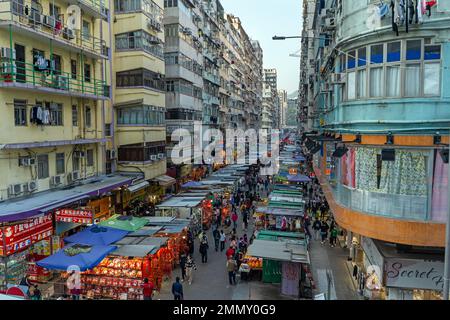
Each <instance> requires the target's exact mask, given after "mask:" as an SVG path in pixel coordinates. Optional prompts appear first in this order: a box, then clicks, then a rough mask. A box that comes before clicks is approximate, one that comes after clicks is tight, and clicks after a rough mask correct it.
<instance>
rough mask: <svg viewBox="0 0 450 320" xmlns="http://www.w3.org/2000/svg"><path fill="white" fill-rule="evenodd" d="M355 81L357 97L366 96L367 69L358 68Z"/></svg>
mask: <svg viewBox="0 0 450 320" xmlns="http://www.w3.org/2000/svg"><path fill="white" fill-rule="evenodd" d="M357 81H358V87H357V94H358V98H364V97H366V96H367V92H366V91H367V89H366V88H367V70H366V69H362V70H358V73H357Z"/></svg>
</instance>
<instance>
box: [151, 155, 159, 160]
mask: <svg viewBox="0 0 450 320" xmlns="http://www.w3.org/2000/svg"><path fill="white" fill-rule="evenodd" d="M157 159H158V157H157V156H156V154H154V155H151V156H150V160H152V161H155V160H157Z"/></svg>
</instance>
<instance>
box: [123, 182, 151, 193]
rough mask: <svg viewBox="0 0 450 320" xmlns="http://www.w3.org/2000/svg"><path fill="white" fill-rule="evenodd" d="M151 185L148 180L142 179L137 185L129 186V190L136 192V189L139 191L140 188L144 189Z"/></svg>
mask: <svg viewBox="0 0 450 320" xmlns="http://www.w3.org/2000/svg"><path fill="white" fill-rule="evenodd" d="M149 185H150V183H149V182H148V181H142V182H139V183H137V184H135V185H132V186H129V187H128V191H130V192H136V191H139V190H142V189H144V188H146V187H148V186H149Z"/></svg>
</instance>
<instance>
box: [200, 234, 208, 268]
mask: <svg viewBox="0 0 450 320" xmlns="http://www.w3.org/2000/svg"><path fill="white" fill-rule="evenodd" d="M208 249H209V245H208V238H206V235H203V238H202V240H201V242H200V247H199V251H200V254H201V255H202V263H207V262H208Z"/></svg>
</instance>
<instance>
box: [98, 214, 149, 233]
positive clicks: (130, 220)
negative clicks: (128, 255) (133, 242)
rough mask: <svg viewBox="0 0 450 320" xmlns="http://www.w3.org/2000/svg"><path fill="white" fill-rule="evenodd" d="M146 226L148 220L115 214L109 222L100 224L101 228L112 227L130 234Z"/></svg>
mask: <svg viewBox="0 0 450 320" xmlns="http://www.w3.org/2000/svg"><path fill="white" fill-rule="evenodd" d="M146 224H147V220H146V219H144V218H138V217H133V216H121V215H118V214H115V215H114V216H112V217H111V218H109V219H108V220H105V221H102V222H100V223H99V225H101V226H105V227H111V228H115V229H120V230H125V231H129V232H133V231H137V230H139V229H140V228H142V227H143V226H145V225H146Z"/></svg>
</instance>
